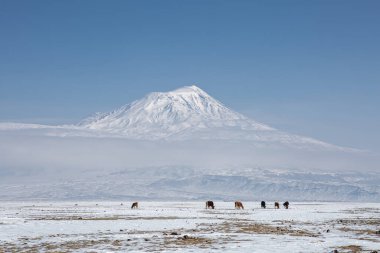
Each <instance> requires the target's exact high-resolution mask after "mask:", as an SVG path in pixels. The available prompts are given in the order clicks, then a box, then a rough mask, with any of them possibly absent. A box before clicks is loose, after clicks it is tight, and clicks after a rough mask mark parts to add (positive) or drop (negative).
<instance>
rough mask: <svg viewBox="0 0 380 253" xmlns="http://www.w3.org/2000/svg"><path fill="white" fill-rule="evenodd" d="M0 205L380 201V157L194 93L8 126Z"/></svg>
mask: <svg viewBox="0 0 380 253" xmlns="http://www.w3.org/2000/svg"><path fill="white" fill-rule="evenodd" d="M0 161H1V163H0V193H1V194H0V199H8V200H14V199H33V198H34V199H40V198H42V199H49V198H51V199H78V198H82V199H97V198H104V199H118V198H133V199H176V200H181V199H192V200H195V199H210V198H215V199H220V200H226V199H238V198H239V199H247V200H254V199H256V198H265V199H273V200H275V199H277V200H278V199H282V198H286V199H288V200H351V201H352V200H355V201H380V187H379V186H378V180H379V176H378V166H379V164H380V163H379V161H380V159H379V156H378V155H376V154H372V153H367V152H358V150H353V149H349V148H343V147H338V146H334V145H332V144H328V143H325V142H322V141H318V140H315V139H312V138H308V137H302V136H298V135H294V134H289V133H285V132H282V131H280V130H277V129H275V128H272V127H270V126H267V125H265V124H262V123H259V122H256V121H254V120H252V119H250V118H248V117H246V116H244V115H242V114H240V113H237V112H235V111H233V110H231V109H229V108H228V107H226V106H224V105H223V104H222V103H220V102H219V101H218V100H216V99H214V98H212V97H211V96H210V95H208V94H207V93H206V92H204V91H203V90H201V89H200V88H198V87H196V86H189V87H183V88H180V89H177V90H174V91H170V92H155V93H150V94H148V95H147V96H145V97H144V98H142V99H141V100H137V101H135V102H133V103H131V104H129V105H126V106H123V107H121V108H119V109H117V110H114V111H112V112H109V113H100V114H96V115H95V116H93V117H90V118H87V119H85V120H83V121H81V122H80V123H79V124H77V125H61V126H46V125H39V124H22V123H0Z"/></svg>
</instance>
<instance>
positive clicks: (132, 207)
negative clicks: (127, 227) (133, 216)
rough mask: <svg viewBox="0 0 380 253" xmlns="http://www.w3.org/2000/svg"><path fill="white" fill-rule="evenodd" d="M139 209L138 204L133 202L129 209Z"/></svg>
mask: <svg viewBox="0 0 380 253" xmlns="http://www.w3.org/2000/svg"><path fill="white" fill-rule="evenodd" d="M134 208H139V202H133V204H132V206H131V209H134Z"/></svg>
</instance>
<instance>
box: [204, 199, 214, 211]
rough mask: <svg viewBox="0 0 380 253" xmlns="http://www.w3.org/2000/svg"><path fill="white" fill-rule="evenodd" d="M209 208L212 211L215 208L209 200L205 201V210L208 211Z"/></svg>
mask: <svg viewBox="0 0 380 253" xmlns="http://www.w3.org/2000/svg"><path fill="white" fill-rule="evenodd" d="M209 208H212V209H214V208H215V206H214V202H212V201H211V200H209V201H206V209H209Z"/></svg>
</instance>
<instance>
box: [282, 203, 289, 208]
mask: <svg viewBox="0 0 380 253" xmlns="http://www.w3.org/2000/svg"><path fill="white" fill-rule="evenodd" d="M283 206H284V207H285V209H288V208H289V201H286V202H284V204H283Z"/></svg>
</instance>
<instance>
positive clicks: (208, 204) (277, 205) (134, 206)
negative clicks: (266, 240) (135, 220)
mask: <svg viewBox="0 0 380 253" xmlns="http://www.w3.org/2000/svg"><path fill="white" fill-rule="evenodd" d="M121 205H123V204H121ZM282 205H283V206H284V207H285V209H288V208H289V201H285V202H284V204H282ZM137 208H139V202H133V203H132V206H131V209H137ZM261 208H266V203H265V201H261ZM274 208H275V209H280V203H278V202H274ZM206 209H215V205H214V202H213V201H211V200H208V201H206ZM235 209H243V210H244V206H243V203H242V202H241V201H235Z"/></svg>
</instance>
